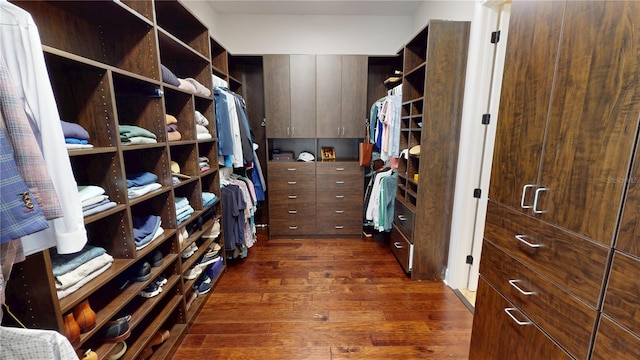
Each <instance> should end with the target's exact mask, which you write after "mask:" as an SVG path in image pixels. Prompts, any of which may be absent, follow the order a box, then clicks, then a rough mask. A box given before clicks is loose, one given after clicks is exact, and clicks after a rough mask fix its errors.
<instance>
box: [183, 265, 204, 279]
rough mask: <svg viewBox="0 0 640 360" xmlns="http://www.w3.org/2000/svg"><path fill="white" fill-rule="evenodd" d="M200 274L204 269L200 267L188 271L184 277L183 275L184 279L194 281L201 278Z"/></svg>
mask: <svg viewBox="0 0 640 360" xmlns="http://www.w3.org/2000/svg"><path fill="white" fill-rule="evenodd" d="M200 274H202V268H201V267H200V266H198V265H196V266H194V267H192V268H191V269H189V270H187V272H186V273H184V275H182V278H183V279H185V280H193V279H195V278H197V277H198V276H200Z"/></svg>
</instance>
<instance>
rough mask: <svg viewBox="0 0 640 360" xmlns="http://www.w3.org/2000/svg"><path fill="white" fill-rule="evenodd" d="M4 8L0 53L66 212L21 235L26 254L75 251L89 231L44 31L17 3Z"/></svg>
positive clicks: (2, 1) (0, 7)
mask: <svg viewBox="0 0 640 360" xmlns="http://www.w3.org/2000/svg"><path fill="white" fill-rule="evenodd" d="M0 12H1V14H2V16H0V18H1V19H2V20H0V53H1V54H2V55H3V56H4V57H5V61H6V65H7V68H8V69H9V74H10V76H11V78H12V80H13V83H14V85H15V87H16V91H17V96H18V97H19V98H20V99H22V101H23V106H24V110H25V112H26V115H27V118H28V119H29V123H30V125H31V128H32V130H33V132H34V137H35V139H36V141H37V142H38V145H39V147H40V150H41V152H42V156H43V158H44V160H45V163H46V168H47V171H48V172H49V175H50V177H51V180H52V181H53V185H54V187H55V191H56V194H57V196H58V200H59V203H60V206H61V207H62V210H63V213H64V216H63V217H60V218H57V219H53V220H50V221H49V228H48V229H45V230H43V231H40V232H37V233H35V234H32V235H28V236H25V237H23V238H22V244H23V247H24V252H25V254H27V255H29V254H32V253H35V252H38V251H41V250H44V249H47V248H50V247H53V246H57V249H58V252H60V253H73V252H76V251H79V250H80V249H82V248H83V247H84V245H85V244H86V242H87V233H86V230H85V226H84V216H83V214H82V205H81V202H80V197H79V196H78V189H77V184H76V181H75V178H74V176H73V171H72V169H71V162H70V160H69V155H68V152H67V148H66V146H65V140H64V134H63V131H62V125H61V123H60V116H59V113H58V107H57V104H56V100H55V97H54V95H53V90H52V88H51V82H50V80H49V74H48V72H47V67H46V64H45V60H44V55H43V52H42V43H41V41H40V35H39V34H38V29H37V27H36V24H35V22H34V21H33V18H32V17H31V15H30V14H29V13H28V12H26V11H24V10H23V9H21V8H19V7H18V6H16V5H13V4H10V3H9V2H8V1H7V0H0ZM45 134H46V136H45Z"/></svg>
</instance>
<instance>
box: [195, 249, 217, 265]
mask: <svg viewBox="0 0 640 360" xmlns="http://www.w3.org/2000/svg"><path fill="white" fill-rule="evenodd" d="M218 260H220V255H219V253H218V251H214V250H213V249H209V251H207V252H206V253H205V254H204V255H202V258H201V259H200V261H199V262H198V266H200V267H201V268H204V267H205V266H207V265H209V264H213V263H214V262H216V261H218Z"/></svg>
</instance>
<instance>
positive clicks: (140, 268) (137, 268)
mask: <svg viewBox="0 0 640 360" xmlns="http://www.w3.org/2000/svg"><path fill="white" fill-rule="evenodd" d="M150 278H151V264H149V262H147V261H145V262H143V263H141V264H136V265H134V266H132V267H131V273H130V279H131V280H132V281H135V282H143V281H147V280H149V279H150Z"/></svg>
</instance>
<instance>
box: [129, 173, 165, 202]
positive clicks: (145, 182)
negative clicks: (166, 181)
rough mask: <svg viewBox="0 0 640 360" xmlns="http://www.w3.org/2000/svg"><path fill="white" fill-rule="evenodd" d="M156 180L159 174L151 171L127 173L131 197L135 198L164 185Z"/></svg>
mask: <svg viewBox="0 0 640 360" xmlns="http://www.w3.org/2000/svg"><path fill="white" fill-rule="evenodd" d="M156 180H158V176H157V175H156V174H154V173H150V172H139V173H132V174H127V192H128V194H129V199H134V198H137V197H140V196H142V195H144V194H147V193H150V192H152V191H154V190H158V189H160V188H161V187H162V185H161V184H160V183H158V182H156Z"/></svg>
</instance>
